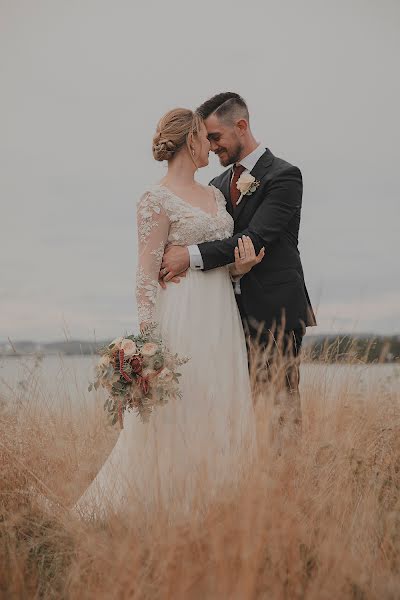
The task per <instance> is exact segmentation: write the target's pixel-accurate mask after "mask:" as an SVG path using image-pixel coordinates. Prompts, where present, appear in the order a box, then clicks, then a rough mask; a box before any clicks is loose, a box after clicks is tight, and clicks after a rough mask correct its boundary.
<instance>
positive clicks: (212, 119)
mask: <svg viewBox="0 0 400 600" xmlns="http://www.w3.org/2000/svg"><path fill="white" fill-rule="evenodd" d="M204 123H205V126H206V128H207V133H208V134H210V133H222V132H223V131H225V130H226V129H227V126H226V125H224V124H223V123H222V122H221V121H220V120H219V119H218V117H216V116H215V115H210V116H209V117H207V119H205V121H204Z"/></svg>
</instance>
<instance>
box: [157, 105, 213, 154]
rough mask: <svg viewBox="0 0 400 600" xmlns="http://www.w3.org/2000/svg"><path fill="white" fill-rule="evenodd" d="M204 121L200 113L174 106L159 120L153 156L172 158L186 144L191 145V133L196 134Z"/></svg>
mask: <svg viewBox="0 0 400 600" xmlns="http://www.w3.org/2000/svg"><path fill="white" fill-rule="evenodd" d="M201 123H202V118H201V117H200V115H199V114H197V113H195V112H193V111H191V110H189V109H188V108H174V109H173V110H170V111H169V112H167V113H166V114H165V115H164V116H163V117H162V118H161V119H160V121H159V123H158V125H157V131H156V133H155V135H154V138H153V147H152V150H153V156H154V158H155V159H156V160H159V161H163V160H171V158H173V157H174V156H175V154H176V153H177V152H179V150H181V148H183V147H184V146H185V145H187V147H189V137H190V134H193V135H196V134H197V133H198V132H199V130H200V126H201Z"/></svg>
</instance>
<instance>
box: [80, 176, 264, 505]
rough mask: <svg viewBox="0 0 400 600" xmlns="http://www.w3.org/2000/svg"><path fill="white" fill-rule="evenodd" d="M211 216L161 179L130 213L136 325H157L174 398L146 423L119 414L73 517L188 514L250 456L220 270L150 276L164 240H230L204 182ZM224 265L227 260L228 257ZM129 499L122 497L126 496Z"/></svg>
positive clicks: (236, 341)
mask: <svg viewBox="0 0 400 600" xmlns="http://www.w3.org/2000/svg"><path fill="white" fill-rule="evenodd" d="M212 189H213V192H214V197H215V210H214V213H213V214H211V213H209V212H206V211H204V210H202V209H201V208H199V207H195V206H193V205H191V204H189V203H188V202H187V201H185V200H183V199H182V198H180V197H179V196H177V195H175V194H174V193H173V192H172V191H170V190H169V189H168V188H166V187H164V186H163V185H160V184H156V185H153V186H150V187H149V188H148V189H147V190H146V192H145V193H144V194H143V195H142V197H141V199H140V201H139V204H138V210H137V225H138V246H139V259H138V268H137V279H136V296H137V303H138V316H139V322H143V321H145V322H151V321H153V322H157V323H158V324H159V327H160V331H161V335H162V338H163V341H164V342H165V343H166V345H167V346H168V348H169V349H170V350H171V351H173V352H174V353H175V352H176V353H178V354H179V355H180V356H186V357H188V358H189V361H188V362H187V363H186V364H185V365H183V366H182V367H180V369H179V370H180V371H181V373H182V376H181V378H180V389H181V392H182V398H181V399H179V398H178V399H176V400H169V401H168V404H166V405H165V406H161V407H158V408H156V409H155V410H154V411H153V413H152V415H151V417H150V421H149V423H146V424H143V423H142V422H141V421H140V419H139V418H138V416H137V415H136V414H135V413H133V412H125V414H124V428H123V429H122V431H121V433H120V435H119V438H118V440H117V442H116V445H115V446H114V448H113V450H112V452H111V454H110V456H109V457H108V459H107V461H106V462H105V464H104V465H103V467H102V468H101V470H100V472H99V473H98V475H97V476H96V478H95V479H94V481H93V482H92V483H91V484H90V486H89V487H88V489H87V490H86V491H85V492H84V494H83V495H82V496H81V498H80V499H79V500H78V502H77V503H76V505H75V506H74V510H76V511H78V512H79V514H80V515H81V516H82V515H85V514H86V515H94V514H102V513H103V512H104V510H106V508H107V507H108V508H111V509H113V510H118V509H121V510H122V511H124V512H126V511H127V510H135V509H136V510H141V511H151V510H152V509H154V508H155V507H159V506H160V505H163V506H164V507H166V508H167V510H168V511H169V513H170V514H171V515H172V513H175V514H184V513H185V511H188V512H190V513H193V511H194V506H195V505H196V506H197V507H198V508H200V509H201V507H202V506H203V507H204V506H206V505H207V502H208V501H209V500H210V499H211V498H213V497H215V495H217V494H218V493H219V492H220V491H221V489H222V487H223V486H224V485H225V484H226V483H228V484H232V483H234V482H235V480H236V479H237V477H238V476H239V475H240V471H241V469H245V468H246V465H247V461H248V460H250V459H251V457H252V456H254V452H255V426H254V414H253V409H252V401H251V391H250V381H249V374H248V363H247V352H246V344H245V338H244V333H243V328H242V324H241V320H240V315H239V311H238V308H237V304H236V300H235V296H234V292H233V287H232V282H231V279H230V275H229V268H228V267H227V266H225V267H221V268H217V269H214V270H212V271H208V272H203V271H195V270H191V269H189V270H188V272H187V275H186V277H184V278H182V279H181V281H180V282H179V283H173V282H170V283H168V284H167V289H166V290H163V289H161V288H160V286H159V285H158V274H159V269H160V265H161V260H162V256H163V253H164V248H165V247H166V245H167V244H174V245H185V246H187V245H191V244H199V243H201V242H205V241H213V240H218V239H224V238H227V237H231V236H232V234H233V219H232V217H231V216H230V215H229V213H228V212H227V211H226V208H225V204H226V201H225V198H224V196H223V194H222V192H221V191H220V190H219V189H218V188H216V187H214V186H212ZM232 262H233V259H232ZM128 498H129V500H127V499H128Z"/></svg>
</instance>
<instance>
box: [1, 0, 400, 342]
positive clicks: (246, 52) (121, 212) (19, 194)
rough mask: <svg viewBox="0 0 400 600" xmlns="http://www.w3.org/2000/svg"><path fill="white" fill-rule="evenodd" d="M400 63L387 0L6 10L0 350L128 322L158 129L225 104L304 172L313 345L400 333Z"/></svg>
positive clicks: (64, 0)
mask: <svg viewBox="0 0 400 600" xmlns="http://www.w3.org/2000/svg"><path fill="white" fill-rule="evenodd" d="M399 56H400V4H399V2H397V0H380V1H379V2H378V1H377V0H375V1H371V0H364V1H361V0H360V1H356V0H335V1H333V0H332V1H331V2H327V1H324V0H303V1H301V2H298V0H292V1H284V0H279V2H276V1H274V2H270V1H268V0H260V1H252V0H248V1H247V2H245V3H244V2H242V1H240V2H239V1H236V0H229V1H225V0H222V1H221V0H219V1H218V2H215V1H211V0H203V2H196V3H195V2H193V3H191V2H188V1H187V0H186V1H183V0H169V1H168V2H154V1H151V0H150V1H147V2H145V3H136V2H134V1H133V0H129V1H128V0H126V1H122V0H108V1H105V0H96V1H94V0H92V1H89V0H8V1H7V0H0V77H1V93H0V198H1V221H0V240H1V253H0V264H1V278H0V341H5V340H6V339H7V337H10V338H11V340H13V341H18V340H23V339H33V340H37V341H54V340H59V339H63V338H64V331H66V332H67V335H68V336H69V337H72V338H75V339H76V338H82V339H93V337H94V336H96V338H97V339H101V338H104V337H111V336H113V337H114V336H117V335H121V333H123V332H125V331H132V329H134V328H135V327H136V306H135V299H134V285H135V270H136V222H135V211H136V202H137V200H138V198H139V196H140V194H141V193H142V191H143V189H144V188H145V186H146V185H147V184H149V183H153V182H156V181H158V180H159V179H160V177H161V176H162V175H163V173H164V172H165V166H164V165H162V164H160V163H156V162H155V161H154V160H153V158H152V154H151V139H152V136H153V133H154V130H155V126H156V123H157V121H158V119H159V118H160V117H161V115H162V114H163V113H164V112H166V111H167V110H169V109H170V108H173V107H176V106H187V107H190V108H195V107H196V106H198V105H199V104H200V103H201V102H202V101H203V100H205V99H206V98H208V97H210V96H211V95H213V94H214V93H218V92H221V91H236V92H238V93H240V94H241V95H242V96H243V97H244V98H245V99H246V101H247V102H248V105H249V109H250V113H251V123H252V128H253V131H254V134H255V136H256V138H257V140H258V141H260V142H263V143H264V144H265V145H266V146H268V147H269V148H270V150H271V151H272V152H273V153H274V154H275V155H277V156H280V157H282V158H284V159H286V160H288V161H289V162H291V163H293V164H295V165H297V166H299V167H300V169H301V171H302V174H303V181H304V191H303V211H302V223H301V229H300V246H299V247H300V252H301V257H302V262H303V267H304V272H305V278H306V283H307V286H308V289H309V292H310V296H311V299H312V301H313V304H314V306H315V308H316V311H317V318H318V321H319V326H318V327H317V328H311V329H309V332H310V333H325V332H339V331H350V332H356V331H370V332H375V333H400V289H399V288H400V286H399V272H400V269H399V266H398V250H397V248H398V242H397V238H398V237H399V217H400V209H399V200H400V198H399V195H400V194H399V187H400V185H399V181H398V172H399V165H400V150H399V140H400V135H399V134H400V119H399V106H400V78H399V76H398V73H399ZM221 170H222V168H221V167H220V165H219V162H218V161H217V159H216V158H215V157H214V156H213V155H212V158H211V161H210V165H209V167H207V168H206V169H202V170H201V171H200V172H199V173H198V178H199V180H200V181H202V182H204V183H206V182H208V181H209V180H210V179H211V177H213V176H215V175H216V174H217V173H219V172H221Z"/></svg>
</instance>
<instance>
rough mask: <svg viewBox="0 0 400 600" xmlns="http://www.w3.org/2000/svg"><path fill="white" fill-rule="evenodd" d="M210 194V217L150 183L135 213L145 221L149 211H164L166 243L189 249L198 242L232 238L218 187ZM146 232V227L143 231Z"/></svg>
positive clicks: (166, 189)
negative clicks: (212, 199) (212, 210)
mask: <svg viewBox="0 0 400 600" xmlns="http://www.w3.org/2000/svg"><path fill="white" fill-rule="evenodd" d="M211 187H212V189H213V191H214V197H215V204H216V213H214V214H211V213H208V212H206V211H204V210H203V209H201V208H199V207H197V206H193V205H192V204H189V203H188V202H186V201H185V200H183V199H182V198H180V197H179V196H177V195H176V194H174V193H173V192H172V191H171V190H169V189H168V188H166V187H165V186H163V185H160V184H154V185H152V186H151V187H150V188H149V189H148V192H147V193H146V192H145V194H144V195H143V196H142V198H141V201H140V204H139V210H140V211H141V213H142V215H143V217H145V219H144V220H145V221H147V222H148V219H151V216H150V212H149V211H151V209H153V210H154V207H157V210H158V209H160V210H164V211H165V213H166V215H167V217H168V220H169V224H170V225H169V232H168V239H167V242H168V243H169V244H174V245H179V246H190V245H191V244H201V243H202V242H212V241H214V240H223V239H226V238H228V237H231V235H233V228H234V223H233V219H232V217H231V215H230V214H229V213H228V212H227V210H226V208H225V205H226V200H225V197H224V195H223V193H222V192H221V190H219V189H218V188H216V187H215V186H211ZM145 229H146V228H145Z"/></svg>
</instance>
